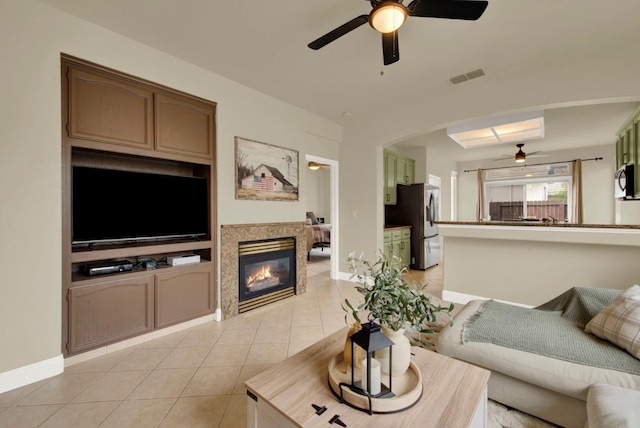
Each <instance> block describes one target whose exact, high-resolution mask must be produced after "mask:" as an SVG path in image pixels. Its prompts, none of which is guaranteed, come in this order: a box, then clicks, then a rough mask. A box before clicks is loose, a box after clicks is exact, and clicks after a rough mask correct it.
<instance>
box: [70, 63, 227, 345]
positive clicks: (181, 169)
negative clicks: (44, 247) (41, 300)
mask: <svg viewBox="0 0 640 428" xmlns="http://www.w3.org/2000/svg"><path fill="white" fill-rule="evenodd" d="M61 64H62V352H63V354H64V355H65V356H71V355H75V354H79V353H82V352H85V351H88V350H91V349H95V348H100V347H104V346H106V345H109V344H112V343H114V342H119V341H122V340H124V339H128V338H131V337H134V336H138V335H141V334H144V333H149V332H152V331H154V330H157V329H160V328H164V327H167V326H170V325H174V324H177V323H181V322H184V321H188V320H191V319H194V318H198V317H202V316H205V315H208V314H212V313H213V312H214V309H215V307H216V302H215V293H214V291H215V287H214V284H215V278H216V276H217V275H216V264H215V258H216V257H215V255H216V253H217V251H216V216H215V213H216V173H215V171H216V167H215V165H216V159H215V153H216V150H215V134H216V132H215V110H216V104H215V103H214V102H211V101H207V100H204V99H201V98H198V97H195V96H191V95H188V94H185V93H182V92H179V91H176V90H173V89H170V88H167V87H164V86H161V85H157V84H154V83H151V82H148V81H145V80H143V79H139V78H136V77H133V76H129V75H126V74H124V73H120V72H117V71H114V70H111V69H107V68H105V67H102V66H98V65H95V64H91V63H88V62H86V61H82V60H79V59H77V58H73V57H70V56H67V55H62V59H61ZM74 166H93V167H101V168H109V169H120V170H127V171H137V172H151V173H160V174H170V175H183V176H193V177H204V178H206V180H207V182H208V197H209V203H208V210H209V212H208V228H209V230H208V233H207V235H206V236H204V237H200V239H194V238H190V237H185V238H179V239H177V238H174V239H160V238H159V239H154V240H140V241H116V242H108V243H95V244H91V245H80V244H72V230H71V229H72V209H71V206H72V205H71V204H72V198H73V194H72V192H73V189H72V187H73V186H72V179H71V171H72V167H74ZM125 191H128V192H130V191H144V189H114V191H113V193H112V194H109V195H96V197H99V198H118V192H125ZM172 209H176V210H179V209H180V207H172ZM146 215H148V214H146ZM140 217H141V216H140V215H139V213H135V212H132V213H131V221H144V218H140ZM182 254H195V255H199V256H200V262H199V263H195V264H188V265H182V266H169V265H166V264H162V263H159V264H158V265H157V267H156V268H155V269H146V268H145V267H144V264H143V263H142V264H141V263H139V262H140V260H144V259H153V260H163V259H164V258H165V257H167V256H172V255H182ZM114 259H128V260H130V261H132V262H133V264H134V268H133V270H132V271H130V272H119V273H113V274H106V275H99V276H91V277H90V276H86V275H85V274H83V273H82V267H83V265H85V264H87V263H93V262H108V261H110V260H114Z"/></svg>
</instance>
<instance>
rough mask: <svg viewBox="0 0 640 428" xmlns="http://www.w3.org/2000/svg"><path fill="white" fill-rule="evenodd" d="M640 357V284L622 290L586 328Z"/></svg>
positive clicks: (588, 331) (589, 331) (586, 330)
mask: <svg viewBox="0 0 640 428" xmlns="http://www.w3.org/2000/svg"><path fill="white" fill-rule="evenodd" d="M584 331H585V332H587V333H592V334H593V335H595V336H598V337H599V338H601V339H604V340H608V341H609V342H611V343H613V344H614V345H617V346H619V347H620V348H622V349H625V350H627V351H628V352H629V353H630V354H631V355H633V356H634V357H636V358H638V359H640V286H639V285H634V286H633V287H631V288H629V289H627V290H625V291H624V292H622V293H621V294H620V295H619V296H618V297H617V298H616V299H615V300H614V301H613V302H612V303H611V304H610V305H609V306H607V307H605V308H604V309H603V310H602V311H600V312H599V313H598V314H597V315H596V316H595V317H593V318H592V319H591V321H589V323H588V324H587V326H586V327H585V329H584Z"/></svg>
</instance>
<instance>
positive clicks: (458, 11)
mask: <svg viewBox="0 0 640 428" xmlns="http://www.w3.org/2000/svg"><path fill="white" fill-rule="evenodd" d="M488 4H489V2H487V1H484V0H482V1H480V0H479V1H476V0H413V1H412V2H411V3H409V6H407V9H408V10H409V15H411V16H420V17H423V18H449V19H465V20H468V21H475V20H476V19H478V18H480V17H481V16H482V14H483V13H484V10H485V9H486V8H487V5H488Z"/></svg>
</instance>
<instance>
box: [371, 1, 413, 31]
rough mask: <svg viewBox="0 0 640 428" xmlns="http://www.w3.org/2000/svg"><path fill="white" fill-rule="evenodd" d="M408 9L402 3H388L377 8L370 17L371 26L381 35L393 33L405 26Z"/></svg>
mask: <svg viewBox="0 0 640 428" xmlns="http://www.w3.org/2000/svg"><path fill="white" fill-rule="evenodd" d="M406 19H407V9H406V8H405V7H404V6H403V5H401V4H400V3H396V2H393V1H387V2H383V3H380V4H379V5H378V6H376V8H375V9H373V11H371V14H370V15H369V24H370V25H371V26H372V27H373V28H374V29H375V30H376V31H379V32H381V33H385V34H386V33H392V32H394V31H396V30H397V29H398V28H400V27H401V26H402V24H404V21H406Z"/></svg>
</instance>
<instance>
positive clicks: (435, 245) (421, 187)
mask: <svg viewBox="0 0 640 428" xmlns="http://www.w3.org/2000/svg"><path fill="white" fill-rule="evenodd" d="M396 193H397V203H396V205H385V224H388V225H402V226H405V225H408V226H411V264H410V265H409V267H410V268H411V269H420V270H424V269H428V268H430V267H431V266H434V265H437V264H438V262H439V259H440V237H439V235H438V225H437V224H435V222H436V221H437V220H439V218H438V216H439V212H440V207H439V203H440V188H439V187H436V186H432V185H430V184H424V183H416V184H410V185H402V184H398V185H397V187H396Z"/></svg>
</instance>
